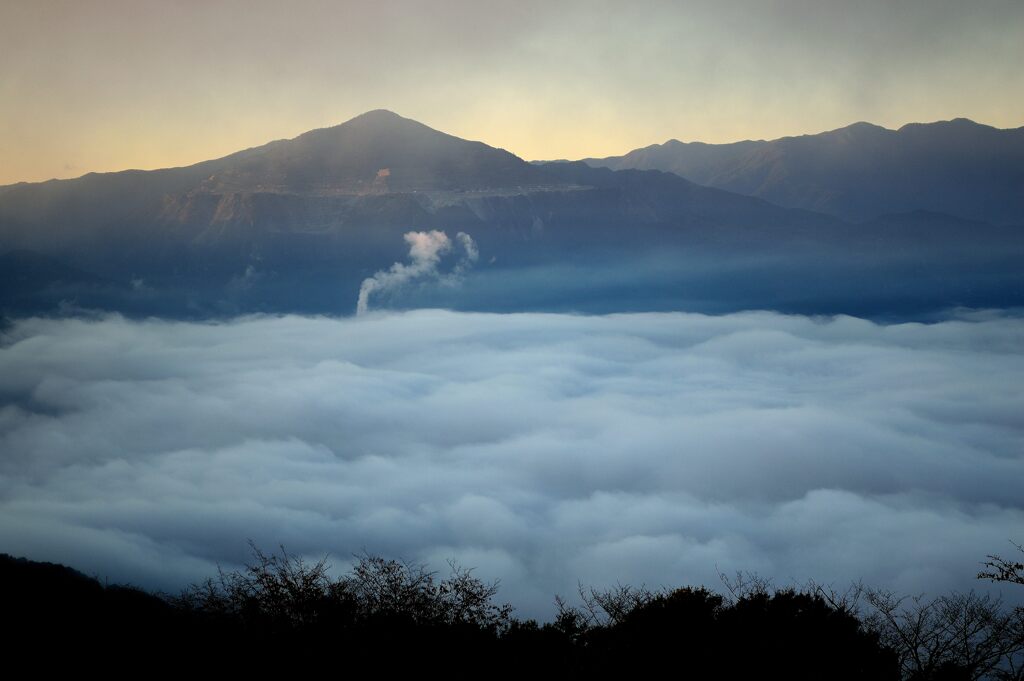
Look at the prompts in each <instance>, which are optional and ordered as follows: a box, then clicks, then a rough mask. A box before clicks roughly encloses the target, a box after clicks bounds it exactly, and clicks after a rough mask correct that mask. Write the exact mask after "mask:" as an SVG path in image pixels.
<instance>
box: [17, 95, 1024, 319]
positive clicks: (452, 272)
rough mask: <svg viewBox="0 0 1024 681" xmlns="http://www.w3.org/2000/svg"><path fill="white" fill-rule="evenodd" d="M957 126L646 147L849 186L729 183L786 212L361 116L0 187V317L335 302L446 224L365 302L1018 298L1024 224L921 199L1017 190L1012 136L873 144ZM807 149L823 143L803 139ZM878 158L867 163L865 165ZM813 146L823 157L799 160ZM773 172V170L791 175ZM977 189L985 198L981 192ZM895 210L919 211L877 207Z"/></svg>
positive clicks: (668, 303)
mask: <svg viewBox="0 0 1024 681" xmlns="http://www.w3.org/2000/svg"><path fill="white" fill-rule="evenodd" d="M949 126H952V128H951V129H957V130H959V128H961V127H965V126H967V127H969V128H970V130H972V131H974V128H976V127H977V128H981V126H974V124H967V123H961V122H954V123H951V124H941V125H939V127H938V128H933V127H932V126H921V129H922V130H927V131H931V132H929V133H927V134H925V133H923V132H921V131H918V132H920V134H917V133H913V130H911V131H910V132H907V131H908V129H909V128H904V129H902V130H901V131H899V132H895V133H893V132H891V131H882V130H881V129H880V128H877V129H876V128H873V127H870V126H867V127H865V126H853V127H852V128H850V129H848V130H847V131H846V132H843V131H838V132H836V133H827V134H826V135H822V136H813V137H811V138H806V139H805V138H793V139H794V140H796V141H794V142H789V141H786V140H779V141H777V142H747V143H740V144H738V145H723V146H722V147H716V146H713V145H679V144H678V143H676V144H675V145H673V144H671V143H670V144H668V145H663V147H657V148H649V149H647V150H641V151H644V152H648V153H647V157H649V158H651V159H653V158H659V159H660V158H662V157H664V158H668V156H669V155H670V154H669V153H668V152H671V151H672V150H673V149H675V146H676V145H678V146H680V147H683V148H685V149H690V150H691V151H693V150H696V151H697V152H699V153H690V154H689V156H687V157H686V158H689V159H690V161H687V163H689V165H688V166H686V167H687V168H696V169H700V172H699V173H698V172H697V171H696V170H693V171H691V174H693V173H696V174H698V175H699V177H698V178H696V179H698V180H699V181H701V182H707V183H711V184H714V183H715V182H720V181H721V178H722V177H725V174H724V173H725V171H721V172H719V171H718V170H715V168H717V167H718V166H717V165H716V164H719V163H724V161H719V160H716V159H719V158H727V157H728V158H732V159H733V163H734V165H736V166H737V167H743V168H747V167H748V166H749V168H751V170H750V173H751V175H750V176H749V177H750V178H752V177H754V174H756V173H754V170H752V169H753V168H754V167H755V166H756V165H757V164H756V163H755V162H754V161H752V160H749V159H764V158H770V157H773V155H774V157H776V158H777V159H779V160H778V162H777V166H775V167H776V168H784V169H788V168H790V167H791V166H792V167H796V166H799V167H800V168H802V170H801V172H804V173H806V174H809V176H813V177H811V179H814V178H817V181H818V182H819V184H820V185H822V186H824V185H829V186H831V185H832V184H836V183H840V181H841V180H843V178H844V177H848V178H849V182H848V184H847V185H844V186H846V187H847V189H846V190H845V193H844V191H839V190H836V191H835V192H834V193H832V194H829V193H828V192H827V191H825V190H818V189H815V190H814V191H811V190H807V193H806V196H807V197H808V198H807V200H806V203H809V204H811V205H806V206H800V207H799V208H792V207H787V206H786V205H776V204H775V203H773V202H769V201H766V200H763V199H762V198H758V197H757V196H747V195H743V194H744V193H746V194H757V193H758V192H759V191H761V189H759V187H760V188H766V187H777V188H779V187H782V188H785V187H789V189H785V191H783V189H778V191H780V192H783V194H785V192H787V191H788V192H789V194H786V196H789V197H790V198H791V199H792V200H783V199H784V198H785V196H783V198H782V199H780V198H777V197H775V196H774V194H773V195H772V196H771V197H769V198H772V199H773V200H775V201H777V202H778V203H779V204H787V203H789V204H790V205H792V204H793V203H799V202H798V201H796V200H795V198H793V197H795V196H797V194H800V192H798V191H797V190H796V189H793V187H796V186H797V184H796V181H795V180H793V181H792V182H789V183H787V182H782V181H781V180H780V182H776V183H772V182H768V181H767V180H766V179H764V178H762V180H761V182H760V184H758V185H757V186H755V185H754V183H753V180H751V179H749V178H748V179H744V180H742V182H741V180H740V179H736V180H735V182H737V183H739V184H738V185H737V186H730V191H726V190H723V189H721V188H716V187H708V186H701V185H700V184H698V183H695V182H692V181H688V180H686V179H684V178H682V177H680V176H679V175H677V174H673V173H669V172H660V171H657V170H619V171H613V170H610V169H608V168H598V167H592V165H597V162H593V161H591V162H589V163H582V162H576V163H547V164H531V163H527V162H525V161H523V160H522V159H520V158H518V157H517V156H515V155H513V154H511V153H509V152H507V151H504V150H502V149H496V148H493V147H490V146H487V145H486V144H483V143H481V142H471V141H467V140H462V139H459V138H456V137H452V136H451V135H447V134H445V133H442V132H439V131H437V130H433V129H431V128H429V127H427V126H425V125H422V124H420V123H417V122H415V121H412V120H409V119H406V118H402V117H401V116H398V115H396V114H394V113H391V112H388V111H382V110H378V111H372V112H369V113H366V114H363V115H362V116H359V117H357V118H354V119H352V120H350V121H348V122H346V123H344V124H342V125H338V126H335V127H332V128H325V129H322V130H314V131H312V132H309V133H306V134H304V135H300V136H299V137H297V138H295V139H292V140H280V141H276V142H271V143H269V144H267V145H264V146H261V147H257V148H253V149H248V150H245V151H241V152H238V153H236V154H232V155H230V156H226V157H224V158H220V159H216V160H211V161H205V162H203V163H198V164H195V165H192V166H188V167H183V168H171V169H165V170H155V171H137V170H133V171H124V172H119V173H105V174H96V173H93V174H89V175H85V176H83V177H81V178H78V179H75V180H51V181H49V182H42V183H33V184H28V183H21V184H16V185H9V186H6V187H0V312H2V313H4V314H7V315H22V314H30V313H38V312H47V311H54V310H65V311H66V310H71V311H74V310H76V309H81V308H89V309H91V308H102V309H115V310H119V311H122V312H125V313H128V314H158V315H169V316H198V317H205V316H217V315H225V314H236V313H239V312H253V311H266V312H317V313H319V312H328V313H350V312H352V311H353V310H354V309H355V302H356V298H357V295H358V293H359V291H360V285H361V284H362V282H363V281H364V280H365V279H366V278H368V277H373V276H374V274H375V273H377V272H380V271H385V270H388V268H390V267H391V266H392V265H393V264H394V263H402V262H408V260H407V259H408V258H409V257H411V255H410V253H409V247H410V243H411V242H407V241H406V239H404V238H403V235H405V234H407V233H409V232H414V231H421V232H426V231H429V230H438V231H443V232H444V233H445V234H446V235H447V237H448V238H449V240H450V241H451V243H455V237H456V235H457V234H458V233H459V232H462V233H463V234H464V235H466V236H467V238H468V239H470V240H471V242H472V244H473V249H474V250H475V251H478V252H477V253H474V258H472V262H470V261H469V260H467V261H466V262H460V263H455V262H454V261H452V262H450V263H448V264H445V262H444V261H442V260H441V259H440V258H441V255H443V254H444V253H447V251H439V252H438V253H437V254H436V255H437V259H436V261H435V260H430V259H429V258H428V259H426V260H422V261H419V262H420V264H421V265H423V267H421V269H418V270H415V271H413V270H407V271H406V270H404V271H403V275H402V276H403V277H406V275H409V274H410V273H411V272H414V273H417V274H418V275H421V276H419V278H418V279H416V280H415V281H413V280H411V279H408V277H406V278H404V279H402V282H404V283H403V285H402V286H390V285H389V287H378V289H375V290H376V293H375V294H374V295H375V296H377V298H376V299H374V300H372V301H371V302H372V303H373V305H371V307H381V306H390V307H410V306H420V305H444V306H448V307H454V308H463V309H478V310H537V309H545V310H547V309H555V310H582V311H618V310H656V309H692V310H703V311H727V310H735V309H746V308H772V309H779V310H784V311H799V312H815V313H817V312H822V313H833V312H850V313H855V314H866V315H876V316H880V315H890V314H891V315H905V314H924V313H927V311H929V310H935V309H939V308H943V307H949V306H956V305H966V306H976V307H977V306H1007V305H1021V304H1022V301H1024V275H1022V270H1024V268H1021V264H1022V260H1021V257H1022V254H1024V239H1022V234H1024V230H1021V229H1019V228H1014V227H1013V226H1012V225H1011V226H1005V225H993V224H991V223H990V222H989V221H986V220H980V219H977V218H976V217H975V216H976V215H977V214H976V213H972V212H971V211H967V210H947V211H946V213H948V214H945V213H942V212H941V211H940V212H936V208H935V206H934V205H932V203H934V202H933V201H932V199H931V198H929V197H933V196H934V197H940V198H941V196H942V195H943V194H945V195H946V197H947V199H948V200H949V201H953V198H954V197H953V195H954V194H955V192H953V191H952V190H950V189H949V188H948V187H947V185H948V183H949V181H950V180H948V178H955V177H961V176H963V175H964V174H965V173H966V174H968V175H970V176H971V177H972V178H974V179H973V180H972V182H973V184H971V186H972V187H974V186H981V185H982V184H984V182H983V180H986V178H987V179H988V180H990V182H989V184H990V185H991V187H990V195H991V196H1009V194H1010V193H1011V192H1010V191H1009V189H1007V187H1011V186H1012V183H1013V181H1015V180H1012V179H1007V178H1011V177H1019V175H1020V166H1019V165H1018V166H1013V164H1012V163H1011V162H1010V161H1009V160H1006V159H1009V158H1011V157H1012V153H1011V152H1010V151H1009V149H1010V147H1012V144H1011V143H1010V142H1006V143H1005V144H1003V145H1002V148H1003V153H1002V155H998V154H996V151H995V148H996V147H998V146H999V145H997V144H996V143H995V142H991V143H986V144H988V145H989V146H986V147H984V149H989V148H990V147H991V148H992V150H991V154H992V158H993V159H995V160H993V161H992V163H990V164H989V166H988V167H987V168H988V169H987V170H984V171H983V170H979V168H980V167H981V165H984V164H983V163H982V160H983V157H984V154H985V153H989V152H985V151H984V149H981V148H980V147H979V148H976V147H975V146H974V145H973V143H968V142H962V144H963V145H965V150H964V152H963V154H962V158H961V160H960V161H957V160H956V159H955V158H952V157H951V156H950V153H952V152H950V151H948V149H947V147H948V146H949V145H945V143H943V144H944V145H945V146H943V147H942V149H943V150H944V151H941V153H940V152H939V151H935V152H934V153H932V154H931V156H928V155H927V154H926V155H922V156H920V157H918V158H917V160H916V161H915V163H916V166H915V167H917V168H919V173H918V176H915V177H914V178H911V179H908V178H907V177H904V176H903V175H900V174H899V173H897V172H896V170H894V168H895V167H896V165H898V164H896V160H897V159H904V158H905V157H907V155H908V154H909V153H910V152H909V151H908V149H910V146H909V145H910V143H909V142H906V141H901V142H899V143H897V142H895V141H894V142H892V144H891V145H890V146H891V151H890V152H884V149H885V148H887V147H886V145H887V144H889V142H886V140H905V139H906V138H907V136H908V135H911V136H914V135H916V136H915V137H914V138H915V139H917V140H918V142H916V144H917V145H918V147H919V148H921V149H925V150H927V149H928V145H927V144H926V143H925V140H926V139H930V138H931V137H934V136H935V135H938V136H939V137H942V135H941V134H940V133H941V132H942V131H943V130H946V128H948V127H949ZM984 130H987V131H990V132H984V133H983V135H990V134H996V133H998V134H1000V135H1002V134H1003V133H1014V134H1017V133H1018V131H992V129H984ZM974 132H978V131H974ZM933 133H934V134H933ZM972 134H973V133H972ZM979 134H982V133H979ZM930 136H931V137H930ZM818 138H825V140H826V146H827V147H828V148H829V149H831V151H830V152H826V151H820V150H818V149H819V148H823V147H820V145H818V144H816V143H813V144H812V143H811V141H813V140H816V139H818ZM964 139H966V138H964ZM972 139H973V138H972ZM986 139H987V138H986ZM1000 139H1002V137H1000ZM1014 139H1016V138H1014ZM801 140H803V141H801ZM793 145H795V147H794V148H795V149H797V150H798V151H800V153H799V154H798V153H796V152H795V151H792V150H790V147H791V146H793ZM805 147H806V149H805ZM719 149H720V150H721V151H722V154H719V153H718V151H716V150H719ZM880 149H881V150H882V151H880ZM780 150H781V151H780ZM801 150H802V151H801ZM815 150H818V151H815ZM886 153H888V155H886ZM634 154H639V152H634ZM702 154H703V155H702ZM879 155H881V157H883V161H878V164H879V165H878V167H877V169H876V170H875V171H872V170H871V164H872V163H874V161H872V159H876V158H880V156H879ZM844 157H845V158H848V159H850V161H849V162H850V163H852V164H853V165H854V166H855V167H857V168H860V170H858V171H857V172H853V171H848V172H847V174H846V175H845V176H844V175H843V174H842V173H841V172H839V171H838V170H835V169H834V168H836V167H838V166H840V165H842V164H841V160H842V158H844ZM625 158H629V157H623V159H625ZM637 158H638V157H634V159H633V162H636V163H637V164H639V165H643V163H646V161H645V162H641V161H639V160H637ZM741 158H746V159H748V161H745V162H743V163H741V162H740V160H739V159H741ZM822 158H827V159H828V160H830V161H831V165H827V164H826V165H827V167H825V166H822V167H821V169H820V172H817V173H811V172H810V171H809V170H807V168H808V167H811V166H812V165H813V163H812V160H813V159H818V160H817V161H813V162H814V163H819V164H820V163H823V161H822V160H821V159H822ZM694 159H696V160H694ZM700 159H703V160H700ZM793 159H801V161H800V163H797V161H796V160H793ZM806 159H812V160H806ZM884 159H888V160H884ZM928 159H931V160H930V161H929V160H928ZM964 159H966V160H964ZM606 161H608V163H611V164H612V165H615V164H614V163H612V161H611V160H606ZM622 163H623V164H625V163H626V162H625V161H623V162H622ZM650 163H652V164H653V161H650ZM900 163H903V161H902V160H901V161H900ZM1011 166H1013V167H1011ZM900 167H904V166H900ZM673 170H680V168H673ZM680 172H682V170H680ZM972 173H973V174H972ZM1014 173H1017V174H1016V175H1014ZM734 174H735V176H736V178H740V177H741V176H742V177H743V178H747V175H744V174H743V173H739V172H738V171H737V172H736V173H734ZM767 176H770V177H776V176H778V177H780V178H782V179H783V180H785V179H786V178H793V177H796V171H795V170H785V172H784V171H783V170H772V171H769V172H767ZM864 177H868V178H869V179H871V181H872V182H874V183H875V184H880V183H881V184H884V182H883V180H884V179H885V178H889V180H890V186H891V188H892V191H891V192H890V193H889V194H885V195H884V196H880V197H879V198H877V200H876V199H870V198H865V197H867V196H868V195H867V194H865V191H866V190H864V189H863V188H862V187H863V186H866V184H865V182H866V180H864ZM928 178H933V179H932V180H929V179H928ZM943 178H946V179H943ZM993 178H995V179H993ZM731 181H732V180H730V182H731ZM808 181H810V180H808ZM743 182H747V184H743ZM801 182H803V180H801ZM944 182H945V184H943V183H944ZM930 183H934V184H930ZM817 186H818V185H815V187H817ZM836 186H839V185H836ZM910 186H913V187H921V188H922V189H919V190H913V191H917V194H916V196H919V197H921V198H920V201H919V202H917V203H915V202H914V201H912V200H911V198H910V197H912V196H915V194H914V193H913V191H911V190H909V189H905V188H906V187H910ZM926 190H927V191H926ZM765 191H767V190H765ZM773 191H774V190H773ZM801 191H803V190H801ZM878 191H879V192H881V191H882V190H881V189H879V190H878ZM978 191H980V190H978ZM815 192H817V193H815ZM961 194H963V193H961ZM957 196H960V195H957ZM972 196H974V197H975V198H974V199H971V200H972V201H976V202H979V203H982V202H980V199H978V198H977V197H978V196H980V194H978V192H975V194H974V195H972ZM829 197H831V198H829ZM851 197H857V198H856V200H854V199H853V198H851ZM1020 198H1021V197H1020V196H1017V197H1016V199H1014V200H1019V199H1020ZM926 199H927V200H926ZM872 200H875V201H876V203H874V204H872V203H871V201H872ZM936 200H938V199H936ZM957 200H958V201H960V202H961V204H963V205H967V203H969V202H968V201H967V199H957ZM1001 201H1002V202H1001V203H1000V202H997V201H996V200H994V199H993V201H992V202H990V206H989V208H988V212H987V213H986V215H988V216H989V217H991V216H997V217H998V218H999V219H998V220H995V218H992V219H993V220H995V221H996V222H998V223H1013V224H1018V225H1019V224H1020V223H1022V222H1024V220H1022V219H1020V215H1021V214H1020V213H1019V212H1017V213H1015V212H1014V210H1015V209H1014V208H1013V206H1014V205H1016V204H1014V203H1013V202H1012V201H1011V199H1010V198H1006V199H1005V200H1001ZM958 205H960V204H958ZM972 205H973V204H972ZM830 206H847V209H844V210H846V211H847V212H846V213H844V212H843V211H839V210H832V212H836V213H840V214H844V215H845V214H847V213H849V212H850V211H853V208H851V207H852V206H860V208H858V209H857V210H858V211H859V212H857V217H858V218H862V217H867V216H872V219H871V220H869V221H867V222H863V223H859V224H852V223H850V222H847V221H845V220H843V219H840V218H839V217H834V216H830V215H825V214H823V213H822V212H816V211H826V212H828V211H829V210H831V209H830V208H829V207H830ZM871 206H874V208H871V209H869V208H870V207H871ZM892 207H896V208H897V209H898V210H906V211H911V212H909V213H906V214H900V215H892V214H886V213H887V212H888V211H889V209H890V208H892ZM804 208H813V209H814V210H804ZM957 215H959V216H960V217H957ZM1015 215H1016V216H1017V217H1016V218H1014V217H1013V216H1015ZM964 216H968V217H972V218H974V219H965V217H964ZM437 243H440V242H437ZM467 248H468V247H467ZM468 252H469V251H468V250H467V253H468ZM420 255H421V256H422V255H423V254H422V253H421V254H420ZM446 257H450V258H453V259H454V258H455V255H454V254H451V255H449V256H446ZM395 280H396V279H395V277H391V278H390V279H389V280H388V281H389V282H390V283H394V281H395ZM406 284H407V285H406Z"/></svg>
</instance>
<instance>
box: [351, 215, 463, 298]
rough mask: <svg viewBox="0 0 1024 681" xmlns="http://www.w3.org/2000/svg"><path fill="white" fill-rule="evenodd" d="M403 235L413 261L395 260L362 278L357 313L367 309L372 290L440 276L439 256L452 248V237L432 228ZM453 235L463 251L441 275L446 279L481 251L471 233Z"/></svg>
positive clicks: (387, 289) (391, 288) (456, 274)
mask: <svg viewBox="0 0 1024 681" xmlns="http://www.w3.org/2000/svg"><path fill="white" fill-rule="evenodd" d="M404 238H405V241H406V243H408V244H409V259H410V260H411V261H412V262H411V263H410V264H408V265H407V264H405V263H400V262H396V263H395V264H394V265H392V266H391V267H390V268H389V269H387V270H381V271H380V272H377V273H376V274H374V275H373V276H372V277H369V278H368V279H364V280H363V284H362V286H360V287H359V299H358V300H357V301H356V314H357V315H361V314H365V313H366V312H367V311H368V310H369V309H370V295H371V294H373V293H375V292H394V291H397V290H398V289H400V288H402V287H403V286H405V285H406V284H408V283H409V282H411V281H413V280H416V279H429V278H441V276H442V275H441V273H440V271H439V269H438V266H439V265H440V264H441V257H442V256H444V255H446V254H447V253H449V252H451V250H452V240H451V239H449V238H448V235H447V234H445V233H444V232H441V231H438V230H436V229H435V230H431V231H429V232H406V233H405V235H404ZM455 238H456V240H457V241H458V242H459V245H460V246H462V250H463V252H464V254H463V256H462V257H461V258H460V259H459V261H458V262H457V263H456V264H455V267H454V268H453V269H452V271H451V272H450V273H449V274H448V275H446V276H445V277H444V280H445V282H446V283H452V282H453V281H455V280H457V279H458V278H460V277H461V276H462V275H463V274H464V273H465V272H466V271H467V270H469V269H470V268H471V267H472V266H473V265H474V264H476V261H477V260H479V259H480V251H479V249H478V248H477V246H476V243H475V242H474V241H473V237H471V236H469V235H468V234H466V233H465V232H459V233H458V234H456V235H455Z"/></svg>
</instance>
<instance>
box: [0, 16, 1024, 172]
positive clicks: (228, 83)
mask: <svg viewBox="0 0 1024 681" xmlns="http://www.w3.org/2000/svg"><path fill="white" fill-rule="evenodd" d="M1022 36H1024V3H1022V2H1020V1H1019V0H976V1H975V2H971V3H965V2H962V1H961V0H956V1H953V0H902V1H901V0H864V1H861V2H856V3H854V2H824V1H822V0H738V1H735V2H723V1H722V0H716V1H710V0H693V1H679V2H657V1H647V2H632V3H622V2H601V1H598V0H590V1H587V2H575V1H569V2H558V3H551V2H532V1H529V0H516V1H515V2H480V1H479V0H474V1H472V2H463V1H451V0H449V1H447V2H399V1H391V2H389V1H384V0H378V1H376V2H346V1H342V2H322V1H319V0H307V1H304V2H280V1H273V2H272V1H269V0H246V1H244V2H243V1H238V2H236V1H234V0H226V1H207V2H199V1H192V0H187V1H186V0H159V1H153V2H150V1H144V0H123V1H122V0H91V1H89V2H81V1H80V0H74V1H67V2H65V1H61V0H24V1H21V0H0V183H7V182H14V181H18V180H41V179H46V178H50V177H74V176H78V175H81V174H83V173H85V172H88V171H91V170H116V169H123V168H127V167H140V168H154V167H163V166H168V165H183V164H189V163H193V162H196V161H199V160H203V159H206V158H211V157H216V156H221V155H224V154H227V153H230V152H232V151H236V150H238V149H241V148H245V147H249V146H254V145H258V144H262V143H264V142H267V141H269V140H271V139H276V138H282V137H292V136H295V135H297V134H299V133H302V132H304V131H306V130H309V129H311V128H316V127H324V126H328V125H334V124H337V123H341V122H343V121H345V120H347V119H349V118H351V117H353V116H355V115H358V114H359V113H362V112H364V111H367V110H370V109H375V108H387V109H391V110H393V111H396V112H397V113H400V114H402V115H403V116H407V117H410V118H415V119H417V120H420V121H422V122H424V123H426V124H428V125H430V126H432V127H435V128H438V129H441V130H444V131H446V132H450V133H452V134H455V135H458V136H460V137H467V138H470V139H479V140H483V141H485V142H488V143H490V144H493V145H495V146H500V147H504V148H507V149H509V150H510V151H513V152H514V153H516V154H519V155H520V156H523V157H525V158H528V159H533V158H557V157H568V158H578V157H582V156H589V155H610V154H618V153H623V152H625V151H627V150H629V149H631V148H634V147H637V146H642V145H646V144H650V143H653V142H661V141H664V140H666V139H668V138H671V137H676V138H679V139H683V140H704V141H711V142H725V141H733V140H736V139H742V138H773V137H779V136H783V135H787V134H799V133H805V132H819V131H821V130H826V129H831V128H836V127H840V126H843V125H846V124H848V123H851V122H854V121H857V120H869V121H872V122H875V123H879V124H882V125H885V126H888V127H898V126H900V125H902V124H904V123H907V122H911V121H932V120H939V119H948V118H953V117H957V116H966V117H969V118H972V119H974V120H977V121H979V122H984V123H989V124H992V125H996V126H999V127H1017V126H1020V125H1024V69H1021V68H1020V65H1021V64H1022V63H1024V40H1022Z"/></svg>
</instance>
